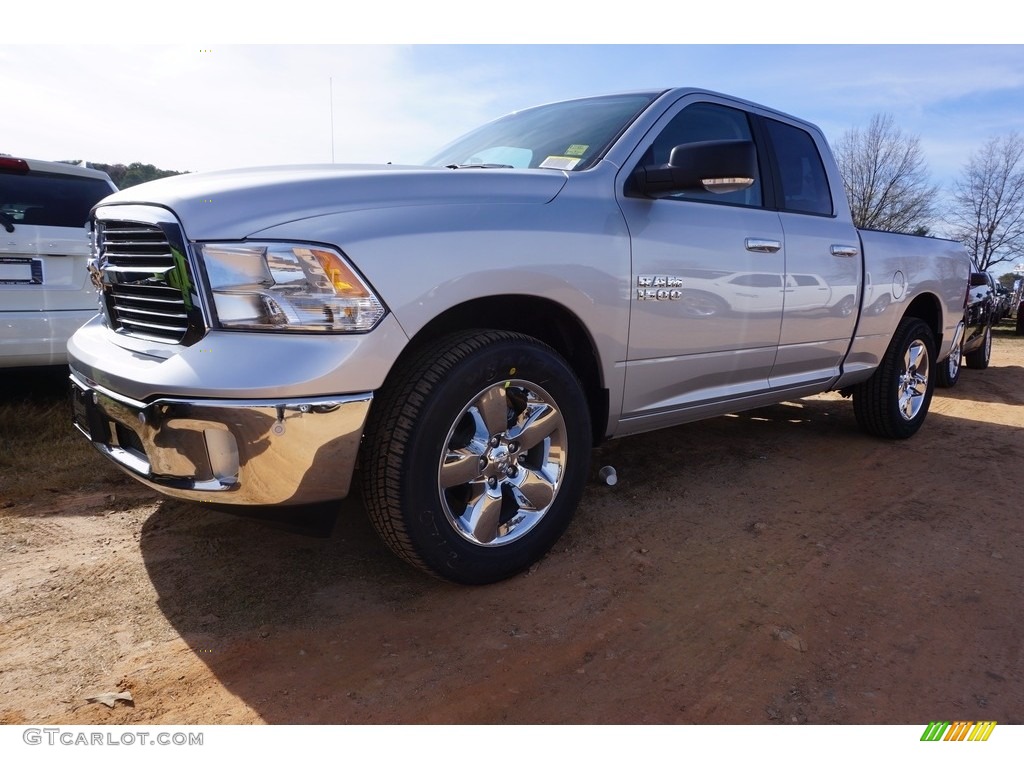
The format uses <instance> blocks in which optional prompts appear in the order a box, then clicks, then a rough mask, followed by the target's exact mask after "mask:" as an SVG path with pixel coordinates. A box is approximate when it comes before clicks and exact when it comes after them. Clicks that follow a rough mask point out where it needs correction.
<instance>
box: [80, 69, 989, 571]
mask: <svg viewBox="0 0 1024 768" xmlns="http://www.w3.org/2000/svg"><path fill="white" fill-rule="evenodd" d="M209 201H212V203H211V202H209ZM93 223H94V226H95V232H96V243H97V251H96V254H95V258H94V260H93V261H92V263H91V266H90V269H91V271H92V274H93V276H94V279H95V280H96V281H97V282H98V283H99V284H100V285H101V286H102V296H103V313H102V315H101V316H100V317H98V318H96V319H94V320H93V321H91V322H90V323H88V324H87V325H86V326H85V327H83V328H82V329H80V330H79V331H78V332H77V333H76V334H75V335H74V336H73V337H72V339H71V341H70V342H69V350H70V355H71V368H72V382H73V385H74V389H75V393H76V394H75V398H74V403H75V408H76V413H77V416H76V423H77V425H78V427H79V428H80V429H81V430H82V432H83V433H84V434H85V435H86V436H87V437H89V439H90V440H92V441H93V444H94V445H95V446H96V447H97V448H98V449H99V450H100V451H101V452H103V453H104V454H105V455H107V456H108V457H109V458H110V459H111V460H113V461H114V462H115V463H117V465H118V466H120V467H121V468H122V469H124V470H125V471H126V472H128V473H129V474H131V475H133V476H134V477H136V478H138V479H139V480H141V481H142V482H144V483H146V484H148V485H150V486H151V487H154V488H156V489H158V490H160V491H162V492H164V493H167V494H169V495H172V496H178V497H181V498H185V499H193V500H196V501H224V502H233V503H238V504H266V503H274V504H298V503H305V502H311V501H319V500H325V499H335V498H339V497H342V496H345V495H346V494H347V493H348V492H349V490H350V484H351V481H352V479H353V477H354V476H355V469H356V465H357V463H358V464H359V473H358V478H359V480H360V482H361V484H362V495H363V498H364V501H365V504H366V507H367V509H368V512H369V514H370V517H371V519H372V520H373V523H374V525H375V527H376V528H377V531H378V532H379V533H380V535H381V537H382V538H383V539H384V541H386V542H387V544H388V545H389V546H390V547H391V548H392V549H393V550H394V551H395V552H396V553H397V554H398V555H399V556H401V557H402V558H404V559H405V560H407V561H408V562H409V563H411V564H413V565H415V566H417V567H419V568H422V569H424V570H426V571H428V572H430V573H432V574H434V575H437V576H440V577H442V578H445V579H450V580H453V581H457V582H463V583H483V582H490V581H495V580H498V579H502V578H505V577H508V576H510V575H512V574H514V573H516V572H518V571H520V570H522V569H524V568H526V567H528V566H529V565H530V564H531V563H533V562H535V561H536V560H537V559H538V558H539V557H541V556H542V555H543V554H544V553H545V552H546V551H547V550H548V549H549V547H551V545H552V544H553V543H554V542H555V541H556V540H557V539H558V537H559V536H560V534H561V533H562V531H563V530H564V529H565V527H566V526H567V525H568V524H569V521H570V518H571V516H572V514H573V511H574V509H575V507H576V505H577V503H578V501H579V499H580V496H581V494H582V492H583V487H584V483H585V481H586V479H587V477H588V474H589V470H588V467H589V464H590V452H591V447H592V445H593V444H594V442H596V441H600V440H602V439H606V438H616V437H621V436H624V435H630V434H635V433H638V432H643V431H646V430H652V429H656V428H660V427H668V426H673V425H678V424H682V423H685V422H689V421H694V420H697V419H702V418H707V417H710V416H716V415H721V414H726V413H732V412H736V411H738V410H743V409H749V408H757V407H759V406H764V405H768V404H772V403H777V402H781V401H784V400H789V399H793V398H800V397H804V396H807V395H812V394H815V393H820V392H826V391H830V390H838V391H840V392H842V393H844V394H848V395H852V397H853V408H854V412H855V414H856V417H857V420H858V422H859V423H860V425H861V426H862V427H863V429H865V430H866V431H867V432H869V433H870V434H873V435H878V436H881V437H887V438H907V437H910V436H911V435H913V434H914V433H915V432H916V431H917V430H918V429H919V428H920V426H921V424H922V423H923V421H924V419H925V416H926V414H927V412H928V406H929V402H930V400H931V396H932V389H933V386H934V383H935V373H934V372H935V371H936V369H937V366H939V364H941V363H942V362H944V361H945V359H946V357H947V356H948V355H949V353H950V351H951V350H953V349H955V348H959V344H960V343H961V342H960V334H961V333H962V330H963V316H964V299H965V295H966V287H967V281H968V275H969V273H970V263H969V259H968V257H967V255H966V253H965V252H964V250H963V248H962V246H960V245H959V244H957V243H954V242H951V241H944V240H939V239H935V238H925V237H915V236H910V235H894V234H887V233H881V232H869V231H864V232H858V230H857V229H856V228H855V227H854V225H853V223H852V220H851V216H850V211H849V208H848V206H847V203H846V199H845V197H844V193H843V184H842V180H841V178H840V174H839V170H838V168H837V166H836V163H835V161H834V159H833V157H832V154H831V152H830V151H829V149H828V146H827V144H826V142H825V139H824V137H823V135H822V134H821V132H820V131H819V129H818V128H816V127H815V126H813V125H811V124H809V123H806V122H804V121H802V120H799V119H796V118H793V117H790V116H788V115H785V114H782V113H779V112H776V111H773V110H771V109H768V108H766V107H762V106H759V105H756V104H752V103H749V102H746V101H742V100H740V99H735V98H732V97H729V96H725V95H722V94H716V93H711V92H707V91H700V90H693V89H671V90H664V91H650V92H634V93H626V94H616V95H611V96H603V97H597V98H588V99H579V100H574V101H569V102H562V103H556V104H549V105H545V106H542V107H537V108H534V109H528V110H523V111H520V112H516V113H514V114H512V115H509V116H507V117H505V118H502V119H501V120H498V121H496V122H494V123H491V124H489V125H486V126H484V127H482V128H480V129H478V130H477V131H474V132H472V133H470V134H468V135H467V136H465V137H463V138H461V139H459V140H457V141H455V142H453V143H452V144H450V145H449V146H447V147H446V148H444V149H443V150H441V151H440V152H439V153H437V154H436V155H435V156H434V157H432V158H430V159H429V160H428V161H427V162H426V163H425V165H423V166H394V165H381V166H318V167H307V168H296V167H287V168H269V169H268V168H262V169H249V170H239V171H231V172H224V173H211V174H193V175H189V176H184V177H175V178H171V179H165V180H161V181H156V182H152V183H149V184H145V185H141V186H138V187H133V188H131V189H129V190H126V191H124V192H121V193H118V194H115V195H113V196H111V197H109V198H107V199H106V200H104V201H103V202H102V203H101V204H100V205H99V206H98V207H97V208H96V209H95V212H94V218H93ZM868 270H870V272H871V274H872V277H873V279H872V290H871V302H872V309H871V311H866V307H865V304H864V302H865V274H866V272H867V271H868ZM744 275H745V276H757V277H756V279H755V278H753V277H750V278H749V279H740V280H739V281H736V280H731V279H730V276H732V277H736V276H744ZM766 276H770V281H769V279H768V277H766ZM802 277H813V280H810V279H808V280H806V281H802ZM751 282H753V283H756V285H753V286H745V285H743V283H751ZM746 288H753V290H749V291H748V290H745V289H746ZM797 288H799V289H800V290H797ZM698 290H699V291H701V292H702V293H703V295H704V296H705V297H710V299H708V298H705V299H704V301H703V303H702V302H701V301H696V300H695V295H694V294H693V293H692V292H693V291H698ZM849 295H852V296H853V297H854V298H853V301H852V306H849V307H846V306H844V305H842V302H843V300H844V299H845V297H846V296H849ZM791 296H792V297H796V298H795V299H792V300H791V299H790V297H791ZM883 299H884V302H883ZM700 307H704V309H699V308H700ZM657 464H658V459H657V457H652V458H651V469H652V470H654V471H656V470H655V467H656V466H657ZM663 470H664V471H666V472H669V471H678V467H674V466H667V465H666V466H665V467H663Z"/></svg>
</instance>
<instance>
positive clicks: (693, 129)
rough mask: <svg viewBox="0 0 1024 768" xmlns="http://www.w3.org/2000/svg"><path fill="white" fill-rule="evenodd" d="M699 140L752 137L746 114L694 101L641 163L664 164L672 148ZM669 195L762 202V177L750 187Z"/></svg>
mask: <svg viewBox="0 0 1024 768" xmlns="http://www.w3.org/2000/svg"><path fill="white" fill-rule="evenodd" d="M697 141H751V142H752V141H753V136H752V134H751V131H750V121H749V120H748V118H747V114H746V113H745V112H743V111H741V110H738V109H732V108H731V107H723V106H721V105H719V104H710V103H706V102H700V103H697V104H691V105H690V106H688V107H686V108H685V109H683V110H682V111H681V112H680V113H679V114H678V115H676V116H675V117H674V118H672V122H670V123H669V124H668V125H667V126H665V129H664V130H663V131H662V132H661V133H660V134H659V135H658V137H657V138H656V139H655V140H654V143H653V144H652V145H651V147H650V149H648V150H647V152H646V153H645V154H644V157H643V159H642V160H641V165H661V164H665V163H667V162H668V158H669V154H670V153H671V152H672V148H673V147H676V146H678V145H679V144H690V143H692V142H697ZM670 199H678V200H701V201H704V202H712V203H731V204H734V205H747V206H759V205H761V204H762V203H761V200H762V196H761V180H760V178H758V179H755V180H754V184H753V185H752V186H750V187H748V188H747V189H741V190H738V191H735V192H726V193H718V192H709V191H707V190H696V191H686V192H679V193H676V194H674V195H672V196H671V198H670Z"/></svg>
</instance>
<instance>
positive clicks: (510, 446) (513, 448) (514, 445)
mask: <svg viewBox="0 0 1024 768" xmlns="http://www.w3.org/2000/svg"><path fill="white" fill-rule="evenodd" d="M508 449H509V451H510V452H512V453H515V452H516V451H518V450H519V443H516V442H512V443H509V444H508Z"/></svg>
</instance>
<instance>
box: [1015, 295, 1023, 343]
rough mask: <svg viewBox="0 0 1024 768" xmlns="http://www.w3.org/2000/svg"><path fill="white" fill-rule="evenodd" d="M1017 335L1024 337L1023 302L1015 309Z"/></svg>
mask: <svg viewBox="0 0 1024 768" xmlns="http://www.w3.org/2000/svg"><path fill="white" fill-rule="evenodd" d="M1016 330H1017V335H1018V336H1024V301H1022V302H1021V303H1020V304H1019V305H1018V307H1017V329H1016Z"/></svg>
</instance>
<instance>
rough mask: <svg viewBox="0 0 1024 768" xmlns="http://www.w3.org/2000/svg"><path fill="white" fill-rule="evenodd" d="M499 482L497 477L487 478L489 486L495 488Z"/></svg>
mask: <svg viewBox="0 0 1024 768" xmlns="http://www.w3.org/2000/svg"><path fill="white" fill-rule="evenodd" d="M497 484H498V478H496V477H488V478H487V487H488V488H494V487H495V486H496V485H497Z"/></svg>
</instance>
